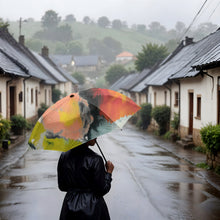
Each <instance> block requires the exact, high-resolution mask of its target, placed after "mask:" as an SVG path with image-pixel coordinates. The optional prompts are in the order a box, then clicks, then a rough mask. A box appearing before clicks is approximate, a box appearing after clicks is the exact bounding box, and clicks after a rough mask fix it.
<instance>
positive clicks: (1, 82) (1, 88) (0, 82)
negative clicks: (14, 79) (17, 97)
mask: <svg viewBox="0 0 220 220" xmlns="http://www.w3.org/2000/svg"><path fill="white" fill-rule="evenodd" d="M8 80H10V78H9V77H5V76H2V75H0V93H1V100H0V102H1V109H0V111H1V112H0V114H1V115H2V117H3V118H6V117H7V102H6V100H7V96H6V84H7V81H8Z"/></svg>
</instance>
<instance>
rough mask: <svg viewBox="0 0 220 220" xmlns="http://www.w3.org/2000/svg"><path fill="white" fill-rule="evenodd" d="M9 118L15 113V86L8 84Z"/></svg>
mask: <svg viewBox="0 0 220 220" xmlns="http://www.w3.org/2000/svg"><path fill="white" fill-rule="evenodd" d="M9 98H10V101H9V102H10V118H11V116H12V115H15V87H14V86H10V95H9Z"/></svg>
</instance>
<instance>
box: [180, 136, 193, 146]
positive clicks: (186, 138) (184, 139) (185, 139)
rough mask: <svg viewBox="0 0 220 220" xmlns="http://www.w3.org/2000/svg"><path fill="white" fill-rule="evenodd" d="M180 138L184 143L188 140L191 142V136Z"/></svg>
mask: <svg viewBox="0 0 220 220" xmlns="http://www.w3.org/2000/svg"><path fill="white" fill-rule="evenodd" d="M181 140H182V141H183V142H184V143H186V144H187V143H189V142H193V140H192V138H188V137H185V138H182V139H181Z"/></svg>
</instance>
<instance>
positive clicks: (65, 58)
mask: <svg viewBox="0 0 220 220" xmlns="http://www.w3.org/2000/svg"><path fill="white" fill-rule="evenodd" d="M49 57H50V59H51V60H52V61H53V62H54V63H56V65H58V66H62V65H71V63H72V59H73V56H72V55H65V54H64V55H62V54H51V55H49Z"/></svg>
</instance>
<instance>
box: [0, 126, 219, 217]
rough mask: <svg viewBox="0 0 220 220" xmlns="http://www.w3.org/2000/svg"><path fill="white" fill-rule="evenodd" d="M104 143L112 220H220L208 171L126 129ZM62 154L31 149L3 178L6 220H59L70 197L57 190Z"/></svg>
mask: <svg viewBox="0 0 220 220" xmlns="http://www.w3.org/2000/svg"><path fill="white" fill-rule="evenodd" d="M99 144H100V145H101V147H102V149H103V151H104V153H105V154H106V157H107V159H110V160H112V161H113V163H114V165H115V170H114V173H113V182H112V189H111V191H110V193H109V194H107V196H106V197H105V199H106V202H107V204H108V207H109V211H110V215H111V218H112V220H121V219H126V220H142V219H143V220H145V219H150V220H151V219H153V220H154V219H155V220H160V219H175V220H176V219H187V220H188V219H199V220H200V219H219V216H220V208H219V207H220V191H219V190H217V189H216V188H214V187H213V186H212V185H210V184H209V183H208V182H207V181H206V180H205V179H204V178H202V176H204V170H202V169H200V168H196V167H195V166H193V165H192V164H190V163H188V162H187V161H185V160H183V159H180V158H179V157H177V156H175V155H176V154H173V153H172V152H170V151H167V150H166V149H164V148H163V147H161V146H160V144H158V141H156V140H155V137H153V136H151V135H149V134H146V133H144V132H140V131H138V130H136V129H135V128H134V127H132V126H127V127H126V128H125V129H124V130H123V131H116V132H113V133H111V134H108V135H104V136H103V137H100V138H99ZM180 150H183V149H180ZM96 151H97V152H98V150H96ZM59 155H60V153H59V152H53V151H32V150H29V151H28V152H27V154H26V155H25V156H24V157H23V158H21V159H20V160H19V161H18V162H17V163H16V164H14V165H13V166H12V167H11V168H10V170H8V171H7V172H5V173H4V174H3V176H1V179H0V219H1V220H2V219H4V220H5V219H7V220H14V219H16V220H20V219H21V220H35V219H41V220H44V219H45V220H46V219H47V220H50V219H59V213H60V208H61V206H62V200H63V197H64V195H65V194H64V193H63V192H60V191H59V190H58V189H57V176H56V167H57V161H58V158H59Z"/></svg>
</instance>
